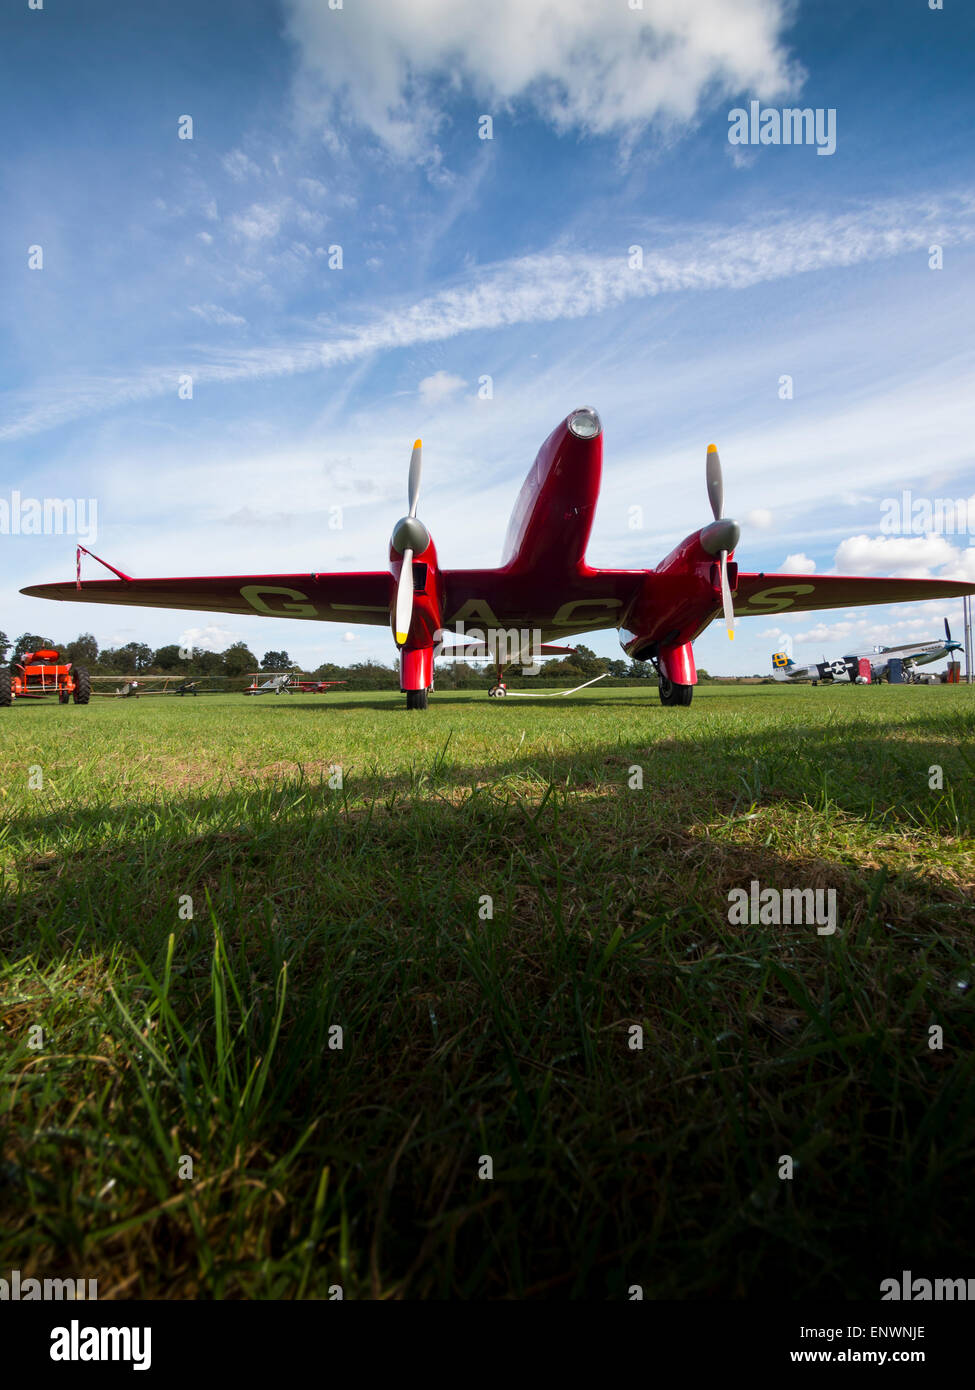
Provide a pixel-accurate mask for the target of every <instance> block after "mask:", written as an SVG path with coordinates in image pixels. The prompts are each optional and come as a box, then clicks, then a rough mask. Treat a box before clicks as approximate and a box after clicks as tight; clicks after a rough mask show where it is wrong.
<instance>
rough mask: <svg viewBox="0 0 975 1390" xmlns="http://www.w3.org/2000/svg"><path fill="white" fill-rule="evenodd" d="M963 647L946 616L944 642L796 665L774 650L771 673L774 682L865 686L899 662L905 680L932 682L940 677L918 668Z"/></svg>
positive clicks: (908, 644) (937, 639) (905, 645)
mask: <svg viewBox="0 0 975 1390" xmlns="http://www.w3.org/2000/svg"><path fill="white" fill-rule="evenodd" d="M964 650H965V648H964V647H963V646H962V644H961V643H960V642H956V641H955V640H954V638H953V637H952V635H951V628H950V627H949V626H948V619H947V618H945V636H944V641H942V640H941V638H940V637H935V638H934V639H932V641H930V642H902V643H901V644H900V645H899V646H896V647H871V648H870V650H869V651H860V652H852V653H851V654H850V655H849V656H843V657H838V658H837V659H836V660H835V661H827V660H826V658H825V657H824V658H823V660H822V661H816V662H812V663H811V664H810V665H808V666H799V665H797V664H796V662H794V661H793V660H792V658H791V657H790V656H788V655H787V654H786V653H785V652H775V653H774V654H773V656H772V675H773V676H774V677H775V679H776V680H777V681H812V683H813V685H818V684H819V682H820V681H825V682H826V683H827V684H829V683H831V682H832V681H850V682H851V683H852V684H853V685H868V684H876V682H878V681H882V680H883V678H884V676H887V677H888V678H889V677H890V663H891V662H892V661H900V662H901V664H902V668H903V672H904V680H905V681H906V682H908V683H912V684H917V683H918V682H927V683H928V684H930V685H934V684H937V683H939V682H940V679H941V677H940V676H935V675H928V676H924V675H922V674H921V673H920V672H919V671H918V669H917V668H918V667H919V666H929V665H931V663H932V662H934V661H940V660H941V658H942V657H943V656H950V655H951V654H952V653H953V652H963V651H964ZM867 667H869V676H870V680H869V681H868V680H867V673H866V668H867Z"/></svg>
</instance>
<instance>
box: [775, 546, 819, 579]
mask: <svg viewBox="0 0 975 1390" xmlns="http://www.w3.org/2000/svg"><path fill="white" fill-rule="evenodd" d="M782 573H783V574H815V573H816V561H815V560H810V558H809V556H808V555H803V554H802V552H801V551H800V553H799V554H798V555H787V556H786V557H785V560H784V561H783V564H782Z"/></svg>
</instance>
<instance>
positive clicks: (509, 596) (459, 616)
mask: <svg viewBox="0 0 975 1390" xmlns="http://www.w3.org/2000/svg"><path fill="white" fill-rule="evenodd" d="M602 456H603V430H602V424H601V423H600V419H599V416H598V415H597V414H596V412H595V411H594V410H591V409H589V408H588V407H586V408H583V409H581V410H574V411H573V412H572V413H571V414H570V415H569V416H568V417H567V418H566V419H565V420H563V421H562V423H561V424H560V425H559V426H558V427H557V428H556V429H555V430H553V431H552V433H551V434H550V435H549V437H548V439H546V441H545V443H544V444H543V445H542V447H541V449H540V450H539V452H538V456H537V458H536V459H535V462H534V463H533V464H532V466H531V469H530V470H529V473H528V476H527V478H526V479H525V482H524V484H523V486H522V489H521V492H520V493H519V495H518V500H517V502H516V503H515V509H514V512H513V513H512V516H511V521H510V524H509V526H508V533H507V537H506V539H505V544H504V554H503V557H502V561H501V564H500V566H499V567H498V568H496V569H441V567H440V564H439V561H438V559H437V551H436V548H435V546H434V543H433V540H432V539H431V537H430V533H429V531H428V530H427V528H426V527H425V526H424V524H423V522H422V521H420V519H419V517H418V516H417V506H418V501H419V493H420V466H421V464H420V460H421V443H420V440H417V441H416V444H415V445H414V447H413V455H412V458H411V460H410V471H409V488H408V497H409V504H408V505H409V511H408V513H407V515H406V516H404V517H403V518H402V520H400V521H398V522H397V523H396V525H395V527H394V528H393V535H392V539H391V541H390V545H389V566H388V569H384V570H369V571H364V572H362V571H360V572H357V573H356V572H353V573H346V574H339V573H327V572H304V573H299V574H244V575H232V576H218V577H202V576H201V577H192V578H180V579H137V578H133V577H132V576H130V575H127V574H123V573H122V571H121V570H117V569H115V567H114V566H113V565H106V568H107V569H110V570H111V571H112V573H113V574H114V575H115V576H116V577H115V578H114V579H102V580H94V581H91V580H85V581H84V582H82V579H81V568H80V565H81V557H80V548H79V556H78V570H77V578H76V579H75V581H74V582H71V581H68V582H66V583H60V584H36V585H32V586H31V587H29V588H26V589H23V590H22V591H21V592H22V593H25V594H30V595H33V596H34V597H37V598H49V599H66V600H73V601H76V602H82V603H124V604H134V605H136V606H140V607H147V608H186V609H192V610H194V611H199V612H208V613H235V614H238V615H253V614H261V615H264V616H266V617H272V618H306V619H309V620H312V621H322V622H336V623H342V624H343V625H346V626H348V625H349V624H351V623H368V624H372V625H375V626H385V624H386V623H389V624H390V626H391V628H392V632H393V638H394V640H395V643H396V646H397V648H398V649H399V658H400V688H401V689H402V690H404V691H405V692H406V698H407V706H408V708H410V709H426V707H427V694H428V691H429V690H430V689H431V687H432V685H433V662H434V655H435V654H437V655H439V654H440V652H441V651H442V650H443V642H444V634H447V638H448V640H449V637H450V634H451V633H453V632H454V631H456V629H457V628H459V627H460V626H461V625H463V628H464V630H465V631H466V632H467V633H468V634H470V628H471V625H472V624H475V625H476V626H477V628H478V629H479V630H481V631H483V630H487V632H488V634H489V636H488V639H487V641H488V644H489V645H490V643H491V641H492V640H495V641H496V640H497V637H496V636H495V637H494V638H492V636H491V633H492V630H493V633H494V634H499V633H504V632H507V633H512V632H513V633H515V634H516V637H515V648H516V650H519V641H520V640H523V638H522V639H519V638H518V636H517V634H524V633H525V632H528V633H531V634H534V635H535V640H536V642H537V643H539V644H541V643H546V644H547V643H551V642H553V641H555V640H565V639H566V638H568V637H570V636H574V635H578V634H582V633H587V632H598V631H599V630H601V629H607V628H615V629H616V630H617V632H618V633H619V639H620V644H621V646H622V647H623V650H624V652H625V653H626V654H627V656H630V657H632V658H635V659H636V660H640V661H651V662H652V663H653V665H654V666H655V668H656V669H657V671H658V673H659V675H660V686H659V693H660V699H661V701H662V703H663V704H665V705H689V704H690V702H691V695H692V693H693V690H694V686H695V684H696V683H697V672H696V669H695V665H694V648H693V643H694V640H695V639H696V638H697V637H699V636H700V635H701V633H702V632H703V631H704V629H705V628H706V627H708V625H709V624H710V623H711V622H713V621H714V620H715V619H716V618H718V617H719V616H721V615H722V614H723V617H724V622H725V624H726V626H727V631H728V636H729V637H730V638H733V637H734V626H735V620H736V618H737V617H748V616H752V615H755V616H758V617H765V618H768V617H775V616H778V615H779V614H782V613H787V612H792V613H798V612H809V611H814V610H817V609H822V608H849V607H854V606H858V605H860V604H874V603H907V602H917V601H918V600H919V599H951V598H960V597H961V596H962V595H964V594H970V593H975V584H967V583H959V582H955V581H951V580H942V579H872V578H861V577H849V578H848V577H844V576H842V575H809V574H765V573H757V574H756V573H748V572H746V571H744V570H740V569H739V568H738V565H737V564H736V563H735V561H734V559H733V558H732V557H733V555H734V550H735V547H736V546H737V544H738V538H739V534H740V532H739V527H738V524H737V522H734V521H731V520H730V519H728V518H727V517H725V516H724V515H723V512H724V486H723V483H722V477H721V464H720V461H719V459H718V452H717V449H716V448H715V446H714V445H713V444H711V445H709V446H708V450H707V459H706V483H707V493H708V499H709V501H710V504H711V512H712V516H713V518H714V519H713V520H712V521H710V522H709V523H708V524H707V525H705V526H702V527H701V528H700V529H698V530H697V531H694V532H693V533H692V534H691V535H689V536H687V537H686V539H685V540H682V541H681V542H680V544H679V545H677V546H675V547H674V549H673V550H672V551H671V552H670V554H669V555H668V556H666V557H665V558H664V559H663V560H661V562H660V563H659V564H658V565H656V566H653V567H651V568H648V569H602V568H594V567H593V566H591V565H589V564H588V563H587V562H586V543H587V541H588V539H589V533H590V531H591V529H592V523H593V517H594V514H595V509H596V501H597V498H598V496H599V483H600V476H601V473H602ZM86 553H88V552H86ZM92 558H94V559H98V557H97V556H93V557H92ZM99 563H101V564H103V565H104V564H105V561H99ZM482 640H483V639H482ZM435 649H436V652H435ZM499 679H500V676H499Z"/></svg>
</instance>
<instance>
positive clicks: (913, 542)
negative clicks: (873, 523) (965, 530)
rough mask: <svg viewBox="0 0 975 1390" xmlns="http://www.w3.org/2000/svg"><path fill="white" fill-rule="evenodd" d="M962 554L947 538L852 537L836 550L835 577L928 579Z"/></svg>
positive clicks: (954, 561) (842, 542) (841, 543)
mask: <svg viewBox="0 0 975 1390" xmlns="http://www.w3.org/2000/svg"><path fill="white" fill-rule="evenodd" d="M960 554H961V552H959V551H956V550H955V548H954V546H952V545H949V543H948V541H946V540H945V538H944V536H934V535H932V536H850V537H849V539H848V540H845V541H841V542H840V544H839V546H837V549H836V560H835V564H834V573H836V574H886V575H902V576H905V577H913V578H915V579H927V578H930V577H931V573H932V571H933V570H941V569H942V568H943V567H944V566H946V565H952V564H954V563H956V562H957V560H958V559H959V557H960Z"/></svg>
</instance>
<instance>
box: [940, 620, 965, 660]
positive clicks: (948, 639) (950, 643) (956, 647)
mask: <svg viewBox="0 0 975 1390" xmlns="http://www.w3.org/2000/svg"><path fill="white" fill-rule="evenodd" d="M945 647H946V648H947V649H948V651H959V652H963V651H964V650H965V648H964V647H963V646H962V644H961V643H960V642H955V641H954V640H953V639H952V636H951V628H950V627H949V626H948V619H947V618H945Z"/></svg>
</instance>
